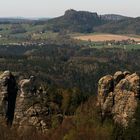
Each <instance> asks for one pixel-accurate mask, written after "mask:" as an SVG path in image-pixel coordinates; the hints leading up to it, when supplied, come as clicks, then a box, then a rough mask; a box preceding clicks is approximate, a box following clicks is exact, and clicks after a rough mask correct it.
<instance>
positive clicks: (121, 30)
mask: <svg viewBox="0 0 140 140" xmlns="http://www.w3.org/2000/svg"><path fill="white" fill-rule="evenodd" d="M95 31H96V32H104V33H116V34H140V18H139V17H138V18H129V19H123V20H119V21H113V22H110V23H107V24H104V25H102V26H98V27H97V28H96V29H95Z"/></svg>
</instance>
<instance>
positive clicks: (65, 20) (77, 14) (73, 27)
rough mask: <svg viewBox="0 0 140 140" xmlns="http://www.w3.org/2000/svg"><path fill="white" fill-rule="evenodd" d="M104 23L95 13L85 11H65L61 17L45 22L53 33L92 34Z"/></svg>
mask: <svg viewBox="0 0 140 140" xmlns="http://www.w3.org/2000/svg"><path fill="white" fill-rule="evenodd" d="M103 23H105V21H104V20H102V19H101V18H100V16H98V14H97V13H91V12H86V11H75V10H67V11H66V12H65V14H64V15H63V16H61V17H57V18H54V19H51V20H49V21H48V22H47V25H48V28H49V29H51V30H53V31H56V32H58V31H62V30H66V31H70V32H93V30H94V27H96V26H99V25H102V24H103Z"/></svg>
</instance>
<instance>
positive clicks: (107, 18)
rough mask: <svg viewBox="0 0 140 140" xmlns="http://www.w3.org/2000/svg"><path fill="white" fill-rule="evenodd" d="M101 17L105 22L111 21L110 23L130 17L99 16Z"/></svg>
mask: <svg viewBox="0 0 140 140" xmlns="http://www.w3.org/2000/svg"><path fill="white" fill-rule="evenodd" d="M101 17H102V18H103V19H105V20H112V21H118V20H124V19H128V18H130V17H126V16H122V15H116V14H105V15H101Z"/></svg>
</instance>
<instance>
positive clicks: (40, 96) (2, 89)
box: [0, 71, 63, 135]
mask: <svg viewBox="0 0 140 140" xmlns="http://www.w3.org/2000/svg"><path fill="white" fill-rule="evenodd" d="M46 99H47V96H46V92H45V91H43V89H42V88H41V87H40V88H37V84H36V79H35V77H34V76H31V77H30V78H29V79H23V80H21V81H20V82H19V84H18V85H17V84H16V80H15V77H14V76H13V74H12V73H11V72H10V71H5V72H4V73H3V74H1V75H0V123H1V124H4V125H9V126H14V128H17V130H18V131H19V132H20V134H21V135H22V134H24V133H26V132H27V131H28V130H31V129H36V130H38V131H40V132H44V133H45V132H47V131H48V129H49V128H51V127H52V119H55V121H58V122H59V123H61V122H62V120H63V116H62V115H61V114H60V112H59V111H55V112H52V111H51V107H50V105H49V103H47V102H46Z"/></svg>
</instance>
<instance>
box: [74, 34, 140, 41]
mask: <svg viewBox="0 0 140 140" xmlns="http://www.w3.org/2000/svg"><path fill="white" fill-rule="evenodd" d="M74 38H75V39H79V40H85V41H88V40H91V41H95V42H98V41H111V40H115V41H121V40H128V39H131V40H132V39H133V40H135V41H137V42H140V38H139V37H130V36H125V35H114V34H95V35H82V36H77V37H74Z"/></svg>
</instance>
